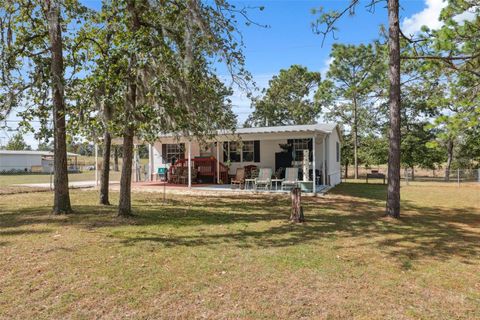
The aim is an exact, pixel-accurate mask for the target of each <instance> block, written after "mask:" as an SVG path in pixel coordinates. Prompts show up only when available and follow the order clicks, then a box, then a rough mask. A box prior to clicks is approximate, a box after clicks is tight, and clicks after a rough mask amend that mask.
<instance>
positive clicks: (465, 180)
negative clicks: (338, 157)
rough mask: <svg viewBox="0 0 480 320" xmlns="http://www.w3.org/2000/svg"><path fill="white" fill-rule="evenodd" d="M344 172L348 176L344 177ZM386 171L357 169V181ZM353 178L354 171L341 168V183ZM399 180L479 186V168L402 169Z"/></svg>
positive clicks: (383, 168) (381, 167)
mask: <svg viewBox="0 0 480 320" xmlns="http://www.w3.org/2000/svg"><path fill="white" fill-rule="evenodd" d="M345 172H347V173H348V175H345ZM387 172H388V169H387V167H386V166H377V167H371V168H365V167H359V168H358V176H357V177H358V179H359V180H366V177H367V174H371V173H380V174H384V175H385V176H387ZM354 177H355V169H354V168H353V167H349V168H348V169H347V171H345V167H344V168H342V181H348V180H346V179H353V178H354ZM401 179H402V180H403V181H404V182H405V183H407V184H408V183H410V182H412V181H415V182H438V183H449V184H458V185H467V184H470V185H471V184H475V185H476V184H480V168H456V169H451V170H445V169H424V168H415V169H411V168H409V169H405V168H404V169H402V171H401Z"/></svg>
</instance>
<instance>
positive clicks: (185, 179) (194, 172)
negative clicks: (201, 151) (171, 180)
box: [179, 167, 198, 184]
mask: <svg viewBox="0 0 480 320" xmlns="http://www.w3.org/2000/svg"><path fill="white" fill-rule="evenodd" d="M197 174H198V171H197V169H195V168H192V183H196V182H197ZM179 182H180V184H188V167H185V168H183V171H182V174H181V175H180V176H179Z"/></svg>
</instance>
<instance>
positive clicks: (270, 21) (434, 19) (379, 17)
mask: <svg viewBox="0 0 480 320" xmlns="http://www.w3.org/2000/svg"><path fill="white" fill-rule="evenodd" d="M82 2H83V3H84V4H85V5H87V6H89V7H92V8H98V7H99V6H100V3H101V1H100V0H98V1H96V0H83V1H82ZM349 2H350V1H349V0H328V1H315V0H304V1H302V0H243V1H233V0H231V1H230V3H232V4H235V5H236V6H238V7H252V9H250V10H249V12H250V13H249V17H250V18H251V19H252V20H253V21H255V22H257V23H258V24H261V25H267V26H268V27H259V26H256V25H250V26H246V25H245V24H244V23H240V24H239V29H240V32H241V34H242V36H243V41H244V44H245V48H244V53H245V56H246V67H247V69H248V70H249V71H250V73H251V74H252V75H253V78H254V80H255V82H256V83H257V86H258V87H259V88H264V87H266V86H267V85H268V81H269V80H270V79H271V78H272V76H273V75H275V74H278V72H279V71H280V69H287V68H288V67H290V66H291V65H293V64H300V65H304V66H306V67H308V69H309V70H311V71H320V72H321V73H322V74H325V72H326V71H327V70H328V64H329V61H331V60H330V57H329V54H330V49H331V46H332V44H333V43H346V44H360V43H369V42H371V41H373V40H375V39H378V37H379V29H380V25H382V24H383V25H387V22H388V21H387V11H386V9H385V4H386V2H385V3H380V4H378V5H377V6H376V8H375V12H374V13H371V12H369V11H368V10H367V8H366V7H365V6H366V5H367V4H368V0H366V1H362V2H361V4H360V6H359V7H358V8H357V10H356V12H355V15H353V16H348V15H347V16H345V17H344V18H342V19H341V20H340V21H338V23H337V28H338V30H337V31H336V33H335V38H333V37H332V35H329V36H327V38H326V39H325V41H324V43H323V46H322V39H323V38H322V36H321V35H316V34H314V33H313V31H312V27H311V24H312V22H314V21H315V15H313V14H312V12H311V11H312V9H314V8H319V7H323V8H324V9H325V10H331V9H337V10H341V9H342V8H345V6H346V5H348V3H349ZM400 3H401V9H400V10H401V11H400V16H401V20H400V21H401V25H402V30H403V31H404V32H405V33H406V34H414V33H416V32H418V31H419V30H420V28H421V26H422V25H427V26H429V27H431V28H438V27H439V26H440V24H439V21H438V17H439V14H440V10H441V9H442V8H443V6H445V3H444V2H443V1H442V0H403V1H402V0H401V1H400ZM259 6H263V7H264V10H263V11H260V10H258V9H255V7H259ZM218 75H219V76H220V77H221V78H222V79H223V78H225V77H226V75H227V74H226V72H225V71H224V68H222V67H221V66H219V68H218ZM257 94H259V92H257ZM232 102H233V105H234V106H233V110H234V112H235V113H236V114H237V115H238V121H239V123H240V124H241V123H243V122H244V121H245V119H246V118H247V117H248V114H249V113H250V112H251V111H252V110H251V108H250V101H249V99H248V98H247V97H246V95H245V93H243V92H241V91H239V90H235V93H234V95H233V96H232ZM9 120H10V121H13V122H9V123H8V125H9V126H11V127H15V123H16V122H15V121H16V120H18V118H16V117H15V115H11V116H10V118H9ZM13 134H15V131H5V130H4V131H2V130H1V129H0V144H2V143H5V142H6V141H8V138H9V137H10V136H12V135H13ZM26 141H27V143H28V144H30V145H31V146H32V147H33V148H36V146H37V144H38V143H37V142H36V141H35V140H34V138H33V135H31V134H29V135H27V136H26Z"/></svg>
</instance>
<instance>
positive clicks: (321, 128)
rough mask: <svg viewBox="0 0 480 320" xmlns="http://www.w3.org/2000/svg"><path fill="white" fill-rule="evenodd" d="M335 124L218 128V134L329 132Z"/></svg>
mask: <svg viewBox="0 0 480 320" xmlns="http://www.w3.org/2000/svg"><path fill="white" fill-rule="evenodd" d="M336 127H337V125H336V124H335V123H315V124H303V125H289V126H277V127H254V128H239V129H236V130H235V132H232V131H230V130H219V131H218V134H219V135H223V134H233V133H237V134H249V133H254V134H256V133H294V132H298V133H302V132H322V133H331V132H332V131H333V130H335V128H336Z"/></svg>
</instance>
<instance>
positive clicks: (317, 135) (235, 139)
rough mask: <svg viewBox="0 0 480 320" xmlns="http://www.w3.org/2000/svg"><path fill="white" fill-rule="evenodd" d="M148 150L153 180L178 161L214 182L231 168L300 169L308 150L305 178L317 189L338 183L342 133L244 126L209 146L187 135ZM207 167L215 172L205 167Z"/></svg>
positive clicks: (330, 128) (314, 127)
mask: <svg viewBox="0 0 480 320" xmlns="http://www.w3.org/2000/svg"><path fill="white" fill-rule="evenodd" d="M149 150H150V159H149V171H150V173H151V176H153V175H155V174H156V173H157V172H158V171H159V168H167V169H170V167H171V166H172V165H174V164H178V163H183V164H184V165H185V166H186V167H188V168H191V167H192V164H193V167H195V168H198V169H199V170H198V174H199V175H200V177H198V179H201V182H212V183H225V182H226V181H227V178H226V173H227V169H228V174H230V175H233V174H235V171H236V169H237V168H240V167H245V166H250V165H255V166H257V167H258V168H272V170H273V172H276V171H277V170H278V169H279V168H286V167H299V168H300V171H301V169H302V163H303V164H304V163H305V162H303V156H304V150H309V152H308V154H309V158H310V159H309V162H308V166H309V168H310V173H309V175H303V180H305V179H309V181H315V182H316V185H330V186H334V185H336V184H338V183H340V175H341V166H340V150H341V132H340V128H339V126H338V125H337V124H329V123H317V124H311V125H290V126H277V127H257V128H241V129H236V130H235V132H231V131H225V130H221V131H218V133H217V135H216V136H215V137H213V139H211V140H210V141H207V142H206V143H200V142H198V141H197V140H195V139H194V138H193V137H188V136H181V137H174V136H168V135H162V136H160V137H159V140H158V141H157V142H156V143H155V144H153V145H151V146H150V149H149ZM228 165H229V166H228ZM209 166H210V167H211V169H209V168H207V167H209ZM190 171H191V170H189V172H190ZM301 175H302V173H301ZM209 179H210V181H208V180H209ZM300 180H302V176H300ZM192 182H193V183H195V181H192V178H191V173H190V174H189V179H188V185H189V186H191V184H192ZM185 183H187V181H185Z"/></svg>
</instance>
